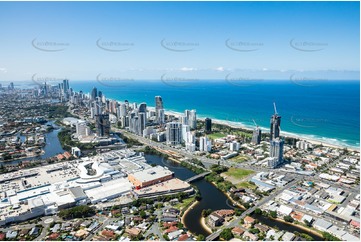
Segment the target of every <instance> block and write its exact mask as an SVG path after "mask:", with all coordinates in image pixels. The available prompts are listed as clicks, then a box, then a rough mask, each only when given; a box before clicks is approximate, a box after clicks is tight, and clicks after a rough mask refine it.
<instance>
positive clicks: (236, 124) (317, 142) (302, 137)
mask: <svg viewBox="0 0 361 242" xmlns="http://www.w3.org/2000/svg"><path fill="white" fill-rule="evenodd" d="M149 108H150V109H152V108H153V107H149ZM165 114H168V115H175V116H180V115H183V113H180V112H175V111H169V110H167V111H165ZM197 120H201V121H203V118H200V117H199V118H197ZM212 122H213V123H215V124H220V125H225V126H228V127H231V128H236V129H244V130H248V131H253V129H252V128H251V127H248V126H246V125H244V124H242V123H240V122H232V121H226V120H221V119H212ZM260 128H261V129H263V130H264V129H266V128H265V127H260ZM265 133H268V132H265ZM282 133H283V134H284V135H283V136H284V137H289V138H297V139H300V140H306V141H308V142H310V143H311V144H313V145H321V144H322V145H323V146H327V147H330V148H337V149H343V148H345V147H346V148H347V149H348V150H351V151H357V152H359V151H360V148H356V147H354V146H350V145H346V144H345V145H341V144H332V143H329V142H327V141H326V142H324V141H321V140H318V139H317V138H310V137H307V135H302V134H294V133H290V132H286V131H282Z"/></svg>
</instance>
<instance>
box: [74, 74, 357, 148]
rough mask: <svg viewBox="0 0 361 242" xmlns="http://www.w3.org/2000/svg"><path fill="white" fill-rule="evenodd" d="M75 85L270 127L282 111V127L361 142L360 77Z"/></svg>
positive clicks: (339, 140) (335, 141) (343, 141)
mask: <svg viewBox="0 0 361 242" xmlns="http://www.w3.org/2000/svg"><path fill="white" fill-rule="evenodd" d="M70 86H71V87H72V88H73V89H74V90H75V91H80V90H82V91H83V92H84V93H90V91H91V89H92V87H94V86H95V87H97V88H98V90H101V91H102V92H103V94H104V95H105V96H106V97H107V98H111V99H116V100H119V101H124V100H128V101H129V102H137V103H139V102H146V103H147V105H148V106H155V103H154V102H155V101H154V96H156V95H160V96H162V98H163V102H164V107H165V109H166V110H169V111H175V112H183V111H184V110H185V109H196V110H197V115H198V117H210V118H213V119H219V120H225V121H228V122H230V123H238V124H243V125H244V126H247V127H254V124H253V121H252V119H254V120H255V122H256V123H257V124H258V125H259V126H261V127H263V128H264V131H266V132H268V131H269V122H270V116H271V115H272V114H273V113H274V108H273V102H275V103H276V105H277V112H278V113H279V115H280V116H282V122H281V132H283V133H284V134H287V133H292V134H296V135H300V136H304V137H308V138H312V139H317V140H320V141H323V142H325V143H331V144H337V145H344V146H352V147H359V145H360V84H359V81H318V82H317V81H314V82H300V81H298V82H292V81H252V80H250V81H243V82H241V83H240V82H235V81H222V80H219V81H187V80H186V81H182V80H177V81H169V80H162V81H137V80H128V81H118V82H116V81H113V82H111V81H108V82H100V81H71V85H70Z"/></svg>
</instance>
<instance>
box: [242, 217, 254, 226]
mask: <svg viewBox="0 0 361 242" xmlns="http://www.w3.org/2000/svg"><path fill="white" fill-rule="evenodd" d="M243 221H244V224H246V225H252V224H254V223H255V221H256V220H255V219H254V218H251V217H250V216H246V217H245V218H244V219H243Z"/></svg>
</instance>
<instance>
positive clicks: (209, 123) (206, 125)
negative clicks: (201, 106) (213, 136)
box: [204, 118, 212, 133]
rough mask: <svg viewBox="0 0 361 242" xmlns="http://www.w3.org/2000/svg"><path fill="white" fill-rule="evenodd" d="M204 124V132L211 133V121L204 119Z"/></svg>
mask: <svg viewBox="0 0 361 242" xmlns="http://www.w3.org/2000/svg"><path fill="white" fill-rule="evenodd" d="M204 122H205V132H206V133H210V132H212V119H210V118H206V119H205V120H204Z"/></svg>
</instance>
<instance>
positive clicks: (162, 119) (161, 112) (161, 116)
mask: <svg viewBox="0 0 361 242" xmlns="http://www.w3.org/2000/svg"><path fill="white" fill-rule="evenodd" d="M157 119H158V123H160V124H164V122H165V115H164V109H159V110H158V113H157Z"/></svg>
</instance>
